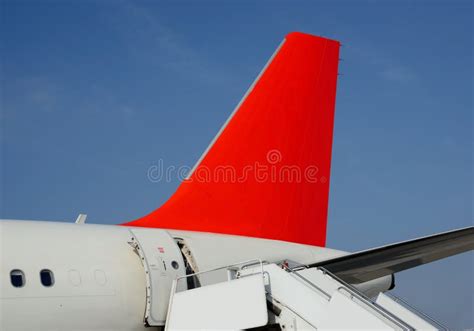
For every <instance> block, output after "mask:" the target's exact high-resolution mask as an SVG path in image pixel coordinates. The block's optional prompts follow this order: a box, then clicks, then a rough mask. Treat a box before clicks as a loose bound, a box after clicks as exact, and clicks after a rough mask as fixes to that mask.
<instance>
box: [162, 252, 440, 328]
mask: <svg viewBox="0 0 474 331" xmlns="http://www.w3.org/2000/svg"><path fill="white" fill-rule="evenodd" d="M212 275H214V276H212ZM187 277H193V278H194V279H195V280H197V281H196V283H197V284H199V285H200V287H196V288H192V289H186V290H184V288H186V287H185V286H184V287H183V286H180V282H183V281H184V282H185V281H186V278H187ZM272 326H273V327H272ZM277 326H279V329H281V330H324V329H340V330H341V329H345V330H348V329H364V330H368V329H377V330H440V329H446V328H445V327H443V326H442V325H441V324H439V323H437V322H436V321H434V320H433V319H431V318H429V317H428V316H426V315H424V314H422V313H420V312H418V311H416V310H415V309H413V308H412V307H410V306H408V305H407V304H406V303H404V302H402V301H401V300H400V299H398V298H395V297H392V296H390V295H388V294H386V293H379V294H378V296H377V297H376V299H374V300H372V299H369V298H368V297H366V296H365V295H364V294H363V293H361V292H360V291H359V290H357V289H356V288H354V287H353V286H351V285H349V284H346V283H345V282H343V281H342V280H341V279H339V278H338V277H336V276H335V275H333V274H331V273H330V272H329V271H327V270H325V269H324V268H316V267H314V268H307V267H304V266H302V267H296V268H289V267H288V266H287V263H280V264H276V263H265V262H262V261H258V260H255V261H247V262H242V263H239V264H236V265H231V266H226V267H223V268H218V269H213V270H209V271H205V272H200V273H196V274H192V275H187V276H185V277H181V278H178V279H177V280H175V281H174V283H173V287H172V290H171V296H170V301H169V307H168V315H167V321H166V330H183V329H200V330H216V329H219V330H244V329H251V328H257V327H263V328H264V329H265V327H268V329H272V330H275V329H278V327H277Z"/></svg>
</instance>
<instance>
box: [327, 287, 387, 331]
mask: <svg viewBox="0 0 474 331" xmlns="http://www.w3.org/2000/svg"><path fill="white" fill-rule="evenodd" d="M318 329H339V330H354V329H359V330H393V328H391V327H390V326H388V325H387V324H385V323H384V322H383V321H382V320H381V319H379V318H378V317H377V316H376V315H374V314H373V313H371V312H369V311H368V310H367V309H365V308H364V307H362V306H361V305H359V304H357V303H355V302H354V301H352V300H351V299H349V298H348V297H346V296H344V295H343V294H341V293H340V292H334V294H333V295H332V298H331V301H330V303H329V309H328V310H327V312H326V315H325V316H324V318H323V320H322V321H321V324H319V325H318Z"/></svg>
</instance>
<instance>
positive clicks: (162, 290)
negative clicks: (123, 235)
mask: <svg viewBox="0 0 474 331" xmlns="http://www.w3.org/2000/svg"><path fill="white" fill-rule="evenodd" d="M130 232H131V235H132V238H131V241H130V244H131V245H132V247H133V248H134V249H135V251H136V252H137V254H138V255H139V256H140V258H141V261H142V264H143V267H144V269H145V276H146V285H147V289H146V293H147V298H146V309H145V317H144V319H145V323H146V324H147V325H150V326H160V325H165V322H166V314H167V310H168V302H169V297H170V291H171V286H172V282H173V280H174V279H176V278H177V277H180V276H184V275H185V274H186V268H185V264H184V261H183V257H182V255H181V251H180V250H179V247H178V245H177V244H176V242H175V241H174V239H173V238H172V237H171V236H170V235H169V234H168V232H166V231H163V230H158V229H148V228H131V229H130ZM180 283H182V284H178V285H179V286H178V290H181V289H180V288H179V287H185V286H186V282H180ZM183 289H184V288H183Z"/></svg>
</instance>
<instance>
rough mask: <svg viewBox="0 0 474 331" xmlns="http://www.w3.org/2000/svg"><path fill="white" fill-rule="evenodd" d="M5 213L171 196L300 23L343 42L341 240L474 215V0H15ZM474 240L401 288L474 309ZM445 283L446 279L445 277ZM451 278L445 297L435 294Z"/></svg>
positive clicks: (336, 202)
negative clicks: (167, 175) (160, 178)
mask: <svg viewBox="0 0 474 331" xmlns="http://www.w3.org/2000/svg"><path fill="white" fill-rule="evenodd" d="M0 8H1V13H0V15H1V20H0V26H1V28H0V35H1V38H0V41H1V45H0V59H1V71H0V77H1V85H0V86H1V89H0V91H1V100H0V101H1V102H0V106H1V112H0V116H1V117H0V118H1V137H0V138H1V162H0V167H1V178H0V179H1V182H0V184H1V185H0V186H1V192H0V194H1V200H0V202H1V211H0V217H2V218H12V219H40V220H58V221H73V220H74V219H75V217H76V216H77V214H78V213H80V212H85V213H87V214H88V215H89V218H88V222H92V223H108V224H109V223H110V224H113V223H119V222H122V221H126V220H132V219H134V218H136V217H138V216H141V215H144V214H146V213H148V212H149V211H151V210H152V209H154V208H155V207H157V206H159V205H160V204H161V203H163V202H164V201H165V200H166V198H167V197H168V196H169V195H170V194H171V193H172V192H173V191H174V189H175V188H176V186H177V185H178V181H177V180H174V181H172V182H170V183H163V182H160V183H153V182H151V181H149V180H148V179H147V170H148V168H149V167H150V166H152V165H154V164H156V163H157V162H159V160H160V159H163V160H164V162H165V164H166V165H176V166H181V165H188V166H192V165H193V164H194V162H195V161H196V160H197V159H198V158H199V156H200V154H201V153H202V151H203V150H204V149H205V148H206V147H207V145H208V143H209V141H210V140H211V139H212V138H213V137H214V134H215V133H216V132H217V130H218V129H219V128H220V125H221V124H222V123H223V122H224V121H225V120H226V118H227V116H228V115H229V114H230V112H231V111H232V109H233V107H234V106H235V105H236V104H237V103H238V101H239V100H240V98H241V97H242V96H243V94H244V93H245V91H246V89H247V88H248V86H249V85H250V84H251V83H252V81H253V80H254V78H255V77H256V75H257V74H258V72H259V71H260V69H261V68H262V67H263V65H264V64H265V62H266V61H267V59H268V58H269V56H270V55H271V54H272V53H273V51H274V49H275V48H276V47H277V45H278V44H279V43H280V41H281V40H282V39H283V37H284V36H285V34H286V33H288V32H290V31H295V30H297V31H304V32H308V33H313V34H317V35H322V36H326V37H330V38H334V39H337V40H340V41H341V42H342V44H343V47H342V49H341V57H342V58H343V61H342V62H341V64H340V72H341V73H342V74H343V76H340V79H339V82H338V96H337V107H336V120H335V137H334V148H333V164H332V178H331V192H330V213H329V228H328V246H329V247H333V248H339V249H344V250H349V251H356V250H361V249H365V248H370V247H374V246H378V245H382V244H387V243H391V242H396V241H400V240H406V239H410V238H414V237H417V236H422V235H428V234H432V233H435V232H440V231H445V230H450V229H454V228H459V227H464V226H469V225H471V224H472V219H473V217H472V206H473V195H472V188H473V170H472V168H473V164H472V161H473V155H472V154H473V152H472V151H473V146H472V141H473V136H472V127H473V118H472V109H473V99H472V91H473V86H472V77H473V62H472V61H473V60H472V59H473V54H472V52H473V6H472V4H471V3H470V2H469V1H430V2H428V1H426V2H425V1H418V2H415V1H404V2H399V3H396V2H390V1H367V2H362V1H337V2H332V3H331V2H316V1H311V2H306V1H296V2H285V1H273V2H270V1H258V2H250V1H243V2H237V1H235V2H234V1H225V2H217V1H216V2H185V1H175V2H163V1H153V2H152V1H149V2H131V1H130V2H128V1H119V2H111V1H31V2H28V1H11V0H6V1H5V0H4V1H2V2H1V3H0ZM473 278H474V275H473V257H472V253H469V254H464V255H462V256H458V257H453V258H450V259H447V260H444V261H441V262H436V263H433V264H430V265H427V266H423V267H419V268H417V269H414V270H411V271H406V272H403V273H400V274H399V275H398V278H397V280H398V287H397V289H396V290H395V292H396V294H398V295H400V296H401V297H403V298H405V299H407V300H408V301H409V302H411V303H413V304H414V305H415V306H417V307H419V308H421V309H422V310H424V311H426V312H427V313H429V314H431V315H432V316H434V317H436V318H438V319H439V320H441V321H443V322H445V323H446V324H447V325H449V326H451V327H453V328H456V329H460V328H467V327H473V326H474V323H473V318H472V311H473V292H474V288H473V287H474V284H473V281H472V279H473ZM436 292H437V293H439V294H436V296H435V293H436ZM438 295H439V297H438Z"/></svg>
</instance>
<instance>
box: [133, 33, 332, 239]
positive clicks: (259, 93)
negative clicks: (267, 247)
mask: <svg viewBox="0 0 474 331" xmlns="http://www.w3.org/2000/svg"><path fill="white" fill-rule="evenodd" d="M338 61H339V42H337V41H334V40H329V39H325V38H321V37H316V36H312V35H308V34H303V33H299V32H293V33H290V34H289V35H287V36H286V38H285V39H284V41H283V42H282V43H281V44H280V46H279V47H278V49H277V50H276V52H275V53H274V54H273V56H272V57H271V58H270V61H269V62H268V63H267V65H266V66H265V68H264V69H263V71H262V72H261V73H260V75H259V76H258V77H257V79H256V81H255V82H254V83H253V84H252V86H251V87H250V89H249V90H248V92H247V93H246V94H245V96H244V98H243V99H242V101H241V102H240V103H239V104H238V105H237V107H236V109H235V110H234V112H233V113H232V114H231V116H230V118H229V119H228V120H227V122H226V123H225V124H224V126H223V127H222V129H221V130H220V131H219V133H218V134H217V136H216V137H215V138H214V140H213V141H212V142H211V144H210V146H209V147H208V148H207V150H206V151H205V152H204V154H203V155H202V157H201V158H200V160H199V161H198V162H197V164H196V166H195V167H194V168H193V169H192V171H191V172H190V175H189V176H188V178H187V179H186V180H184V181H183V182H182V183H181V185H180V186H179V188H178V189H177V191H176V192H175V193H174V195H173V196H171V198H170V199H169V200H168V201H167V202H166V203H165V204H164V205H163V206H161V207H160V208H159V209H157V210H155V211H153V212H152V213H150V214H149V215H147V216H144V217H142V218H140V219H137V220H135V221H132V222H129V223H126V224H124V225H127V226H142V227H160V228H168V229H179V230H190V231H203V232H213V233H223V234H233V235H242V236H250V237H259V238H267V239H276V240H283V241H289V242H297V243H302V244H309V245H318V246H324V245H325V241H326V222H327V211H328V194H329V178H330V176H329V175H330V163H331V147H332V136H333V122H334V107H335V97H336V81H337V68H338Z"/></svg>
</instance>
